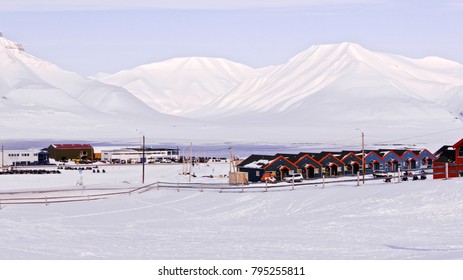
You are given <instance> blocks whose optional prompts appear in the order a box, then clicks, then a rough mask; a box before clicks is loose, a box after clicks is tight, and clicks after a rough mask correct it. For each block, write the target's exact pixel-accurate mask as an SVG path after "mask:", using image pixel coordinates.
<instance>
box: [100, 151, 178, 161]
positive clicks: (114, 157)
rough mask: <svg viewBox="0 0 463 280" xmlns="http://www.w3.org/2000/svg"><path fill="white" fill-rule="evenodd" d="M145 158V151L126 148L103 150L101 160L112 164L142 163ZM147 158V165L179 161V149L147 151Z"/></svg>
mask: <svg viewBox="0 0 463 280" xmlns="http://www.w3.org/2000/svg"><path fill="white" fill-rule="evenodd" d="M142 158H143V149H141V148H125V149H115V150H102V151H101V160H102V161H109V162H111V163H141V162H142ZM145 158H146V162H147V163H153V162H156V161H161V162H162V161H165V162H168V161H178V160H179V151H178V149H153V148H146V149H145Z"/></svg>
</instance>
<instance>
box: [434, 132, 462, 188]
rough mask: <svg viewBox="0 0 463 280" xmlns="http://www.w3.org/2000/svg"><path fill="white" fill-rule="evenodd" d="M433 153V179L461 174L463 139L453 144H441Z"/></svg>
mask: <svg viewBox="0 0 463 280" xmlns="http://www.w3.org/2000/svg"><path fill="white" fill-rule="evenodd" d="M435 155H436V156H437V160H435V161H434V162H433V164H432V167H433V169H434V171H433V173H434V174H433V178H434V179H445V178H453V177H459V176H463V139H461V140H460V141H458V142H457V143H455V144H454V145H453V146H443V147H442V148H440V149H439V150H437V152H436V153H435Z"/></svg>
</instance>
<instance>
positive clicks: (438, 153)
mask: <svg viewBox="0 0 463 280" xmlns="http://www.w3.org/2000/svg"><path fill="white" fill-rule="evenodd" d="M450 149H452V151H453V147H452V146H450V145H445V146H442V147H440V149H439V150H437V151H436V152H435V153H434V155H435V156H436V157H438V158H439V157H440V155H441V154H442V153H444V152H446V151H448V150H450Z"/></svg>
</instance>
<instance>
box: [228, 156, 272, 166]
mask: <svg viewBox="0 0 463 280" xmlns="http://www.w3.org/2000/svg"><path fill="white" fill-rule="evenodd" d="M274 159H275V156H268V155H254V154H253V155H250V156H249V157H248V158H246V159H245V160H243V161H242V162H241V163H240V164H238V165H237V166H238V167H246V168H262V169H263V168H264V166H265V165H267V164H268V163H269V162H271V161H272V160H274Z"/></svg>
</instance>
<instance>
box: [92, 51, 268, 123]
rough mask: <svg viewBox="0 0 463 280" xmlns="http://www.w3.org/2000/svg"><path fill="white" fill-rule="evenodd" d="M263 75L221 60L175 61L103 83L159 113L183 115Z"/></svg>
mask: <svg viewBox="0 0 463 280" xmlns="http://www.w3.org/2000/svg"><path fill="white" fill-rule="evenodd" d="M260 74H261V72H260V71H258V70H254V69H252V68H251V67H249V66H246V65H243V64H239V63H235V62H232V61H229V60H226V59H222V58H206V57H189V58H173V59H169V60H166V61H162V62H157V63H152V64H147V65H142V66H139V67H136V68H133V69H130V70H124V71H121V72H118V73H116V74H112V75H106V76H104V77H102V78H100V80H101V81H102V82H105V83H108V84H113V85H117V86H120V87H123V88H125V89H127V90H129V91H130V92H132V93H133V94H134V95H135V96H136V97H138V98H139V99H140V100H142V101H143V102H145V103H146V104H148V105H149V106H150V107H152V108H154V109H156V110H157V111H159V112H163V113H167V114H172V115H184V114H185V113H188V112H190V111H194V110H201V108H202V107H204V106H205V105H207V104H209V103H210V102H212V101H213V100H214V99H216V98H218V97H220V96H222V95H223V94H225V93H226V92H228V91H229V90H231V89H233V88H234V87H236V86H237V85H239V84H240V83H241V82H242V81H244V80H246V79H249V78H254V77H256V76H258V75H260Z"/></svg>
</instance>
